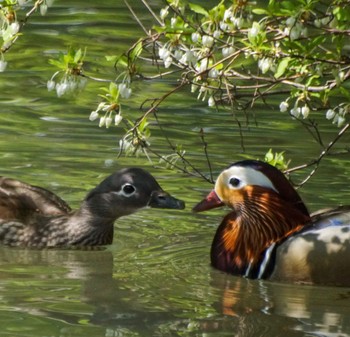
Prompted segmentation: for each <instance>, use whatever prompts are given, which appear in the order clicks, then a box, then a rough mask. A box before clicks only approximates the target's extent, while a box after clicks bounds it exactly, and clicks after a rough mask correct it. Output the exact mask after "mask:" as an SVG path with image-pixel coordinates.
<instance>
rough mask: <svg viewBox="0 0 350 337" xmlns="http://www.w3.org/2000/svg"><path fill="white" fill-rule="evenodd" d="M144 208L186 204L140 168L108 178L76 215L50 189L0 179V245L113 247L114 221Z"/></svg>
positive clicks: (91, 192) (173, 206) (92, 193)
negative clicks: (110, 245)
mask: <svg viewBox="0 0 350 337" xmlns="http://www.w3.org/2000/svg"><path fill="white" fill-rule="evenodd" d="M144 207H155V208H178V209H182V208H184V203H183V202H182V201H180V200H177V199H175V198H173V197H172V196H170V195H169V194H168V193H166V192H164V191H163V190H162V188H161V187H160V186H159V184H158V183H157V181H156V180H155V179H154V177H153V176H152V175H151V174H149V173H148V172H146V171H144V170H142V169H139V168H127V169H123V170H120V171H118V172H115V173H113V174H112V175H110V176H109V177H107V178H106V179H105V180H103V181H102V182H101V183H100V184H99V185H98V186H97V187H96V188H94V189H93V190H92V191H90V192H89V193H88V195H87V196H86V198H85V199H84V200H83V202H82V204H81V206H80V208H79V209H78V210H76V211H71V210H70V207H69V206H68V205H67V204H66V203H65V202H64V201H63V200H62V199H60V198H59V197H57V196H56V195H55V194H53V193H52V192H50V191H48V190H45V189H43V188H40V187H36V186H31V185H28V184H26V183H23V182H20V181H17V180H13V179H8V178H1V180H0V242H1V243H3V244H5V245H9V246H26V247H39V248H41V247H60V246H95V245H106V244H111V243H112V241H113V224H114V221H115V220H116V219H118V218H119V217H121V216H125V215H129V214H132V213H134V212H136V211H137V210H139V209H141V208H144Z"/></svg>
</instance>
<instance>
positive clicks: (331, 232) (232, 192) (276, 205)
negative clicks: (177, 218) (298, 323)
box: [193, 160, 350, 286]
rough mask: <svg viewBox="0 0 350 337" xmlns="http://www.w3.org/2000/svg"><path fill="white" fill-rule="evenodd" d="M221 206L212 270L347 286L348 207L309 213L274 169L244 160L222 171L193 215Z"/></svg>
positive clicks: (349, 263) (349, 252) (349, 276)
mask: <svg viewBox="0 0 350 337" xmlns="http://www.w3.org/2000/svg"><path fill="white" fill-rule="evenodd" d="M223 205H227V206H229V207H230V208H232V211H231V212H230V213H229V214H228V215H226V216H225V217H224V219H223V220H222V222H221V225H220V226H219V228H218V230H217V232H216V234H215V237H214V240H213V244H212V248H211V263H212V265H213V266H214V267H215V268H217V269H220V270H222V271H225V272H229V273H232V274H235V275H242V276H245V277H249V278H263V279H270V280H278V281H289V282H298V283H309V284H312V283H318V284H327V285H342V286H350V268H349V266H350V207H339V208H337V209H333V210H326V211H320V212H317V213H315V214H311V215H310V214H309V212H308V210H307V208H306V206H305V205H304V203H303V201H302V200H301V198H300V196H299V195H298V193H297V192H296V191H295V189H294V188H293V187H292V185H291V184H290V183H289V181H288V180H287V178H286V177H285V176H284V175H283V173H282V172H280V171H279V170H278V169H276V168H275V167H273V166H271V165H269V164H267V163H264V162H260V161H255V160H244V161H240V162H237V163H235V164H233V165H231V166H230V167H228V168H227V169H226V170H224V171H223V172H222V173H221V174H220V175H219V177H218V178H217V181H216V183H215V188H214V190H213V191H212V192H210V193H209V194H208V196H207V197H206V198H205V199H204V200H203V201H201V202H200V203H199V204H197V205H196V206H195V207H194V209H193V210H194V211H195V212H201V211H205V210H208V209H211V208H214V207H219V206H223Z"/></svg>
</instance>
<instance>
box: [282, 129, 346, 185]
mask: <svg viewBox="0 0 350 337" xmlns="http://www.w3.org/2000/svg"><path fill="white" fill-rule="evenodd" d="M349 127H350V123H348V124H346V125H345V126H344V127H343V128H342V129H341V130H340V131H339V133H338V134H337V136H336V137H335V138H334V139H333V140H332V141H331V142H330V143H329V144H328V145H327V147H326V148H325V149H324V150H323V151H322V152H321V154H320V155H319V156H318V158H317V159H315V160H313V161H311V162H310V163H308V164H303V165H300V166H297V167H294V168H291V169H288V170H286V171H285V173H286V174H289V173H291V172H294V171H297V170H300V169H304V168H307V167H310V166H313V165H315V167H314V169H313V170H312V171H311V172H310V173H309V174H308V176H307V177H306V178H305V179H304V180H303V181H302V182H301V183H300V184H298V186H299V187H302V186H303V185H304V184H305V183H306V182H307V181H308V180H309V179H310V178H311V177H312V176H313V175H314V174H315V173H316V171H317V169H318V167H319V165H320V162H321V160H322V159H323V158H324V157H325V156H326V155H327V154H328V153H329V151H330V150H331V148H332V147H333V146H334V145H335V144H336V143H337V141H338V140H339V139H340V138H341V137H342V136H343V135H344V134H345V132H346V131H347V130H348V129H349Z"/></svg>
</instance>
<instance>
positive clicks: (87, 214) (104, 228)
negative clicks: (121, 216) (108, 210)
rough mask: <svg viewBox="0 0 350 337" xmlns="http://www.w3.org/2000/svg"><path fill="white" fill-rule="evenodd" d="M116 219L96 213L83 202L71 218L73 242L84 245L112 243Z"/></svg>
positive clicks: (70, 226) (70, 228)
mask: <svg viewBox="0 0 350 337" xmlns="http://www.w3.org/2000/svg"><path fill="white" fill-rule="evenodd" d="M115 220H116V218H114V217H109V216H104V215H103V214H100V213H96V212H94V211H92V210H91V209H90V208H88V207H84V204H83V205H82V207H81V208H80V209H79V210H77V211H76V212H74V213H73V214H72V215H71V217H70V220H69V231H70V234H71V238H72V241H71V244H73V245H82V246H89V245H91V246H93V245H107V244H111V243H112V241H113V233H114V222H115Z"/></svg>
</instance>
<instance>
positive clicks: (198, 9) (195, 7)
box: [188, 3, 209, 16]
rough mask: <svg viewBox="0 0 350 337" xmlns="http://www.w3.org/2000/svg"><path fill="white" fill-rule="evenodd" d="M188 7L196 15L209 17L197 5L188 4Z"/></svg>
mask: <svg viewBox="0 0 350 337" xmlns="http://www.w3.org/2000/svg"><path fill="white" fill-rule="evenodd" d="M188 5H189V6H190V9H191V10H192V11H193V12H195V13H197V14H201V15H204V16H208V15H209V13H208V12H207V11H206V10H205V9H204V8H203V7H202V6H199V5H197V4H192V3H190V4H188Z"/></svg>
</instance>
